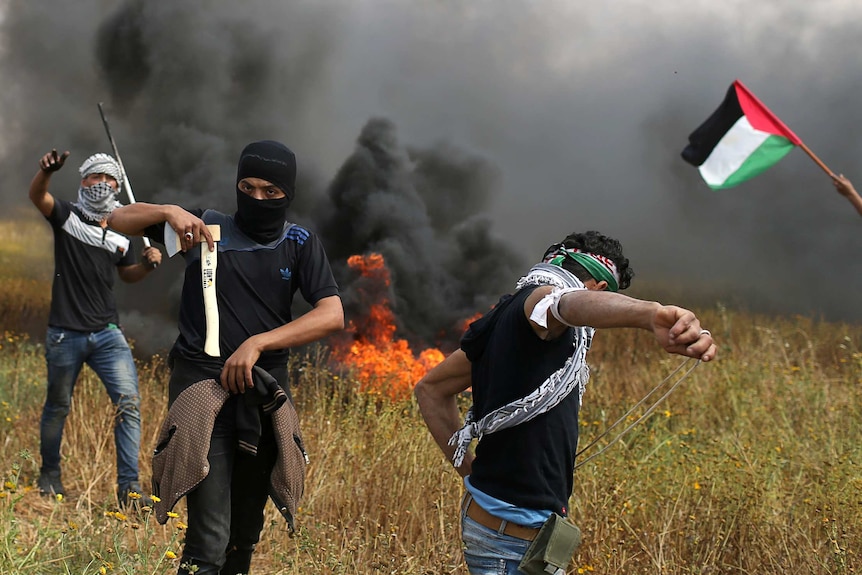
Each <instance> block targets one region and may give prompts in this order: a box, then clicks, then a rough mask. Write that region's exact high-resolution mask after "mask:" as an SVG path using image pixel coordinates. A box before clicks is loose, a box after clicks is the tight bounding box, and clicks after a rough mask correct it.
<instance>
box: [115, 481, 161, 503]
mask: <svg viewBox="0 0 862 575" xmlns="http://www.w3.org/2000/svg"><path fill="white" fill-rule="evenodd" d="M117 500H118V501H119V502H120V507H138V508H141V507H152V506H153V500H152V498H150V496H149V495H146V494H145V493H144V490H143V489H141V484H140V483H138V482H137V481H132V482H131V483H129V484H127V485H126V486H125V487H120V488H118V489H117Z"/></svg>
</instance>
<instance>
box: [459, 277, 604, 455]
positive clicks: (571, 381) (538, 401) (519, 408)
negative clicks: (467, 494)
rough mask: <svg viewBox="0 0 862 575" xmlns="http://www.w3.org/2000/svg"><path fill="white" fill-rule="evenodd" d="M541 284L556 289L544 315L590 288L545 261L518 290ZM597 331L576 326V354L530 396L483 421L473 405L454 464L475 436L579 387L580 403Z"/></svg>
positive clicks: (544, 303) (542, 305)
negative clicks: (564, 298) (569, 296)
mask: <svg viewBox="0 0 862 575" xmlns="http://www.w3.org/2000/svg"><path fill="white" fill-rule="evenodd" d="M537 285H551V286H554V288H555V289H554V290H553V291H552V292H551V293H550V294H548V295H547V296H545V298H543V299H542V300H541V301H540V302H539V303H538V304H537V305H536V308H537V309H540V310H541V309H543V310H544V311H543V312H542V315H544V314H546V313H547V310H548V309H553V310H556V305H553V304H554V303H555V300H556V302H558V301H559V298H560V297H562V294H563V293H565V292H567V291H573V290H583V289H586V288H585V287H584V284H583V283H582V282H581V281H580V280H579V279H578V278H576V277H575V276H574V275H573V274H571V273H570V272H568V271H567V270H565V269H563V268H561V267H559V266H556V265H552V264H545V263H540V264H536V265H535V266H533V268H532V269H531V270H530V273H528V274H527V275H526V276H524V277H522V278H521V279H520V280H518V282H517V284H515V289H516V290H520V289H522V288H524V287H527V286H537ZM535 314H536V312H535V311H534V315H535ZM531 319H532V318H531ZM594 333H595V330H594V329H593V328H591V327H588V326H581V327H575V328H574V337H573V338H572V347H573V348H574V349H573V351H572V355H571V356H570V357H569V359H567V360H566V363H565V364H564V365H563V366H562V367H561V368H560V369H558V370H557V371H555V372H554V373H552V374H551V375H550V376H549V377H548V378H547V379H546V380H545V381H544V382H542V384H541V385H539V387H538V388H536V389H535V390H534V391H533V392H531V393H530V394H529V395H527V396H526V397H523V398H521V399H517V400H515V401H513V402H511V403H509V404H507V405H504V406H503V407H500V408H497V409H495V410H494V411H492V412H490V413H488V414H487V415H485V416H484V417H483V418H482V419H480V420H479V421H473V408H472V407H471V408H470V410H469V411H468V412H467V416H466V418H465V420H464V426H463V427H462V428H461V429H459V430H458V431H456V432H455V434H454V435H452V437H451V438H450V439H449V445H454V446H455V454H454V455H453V457H452V463H453V464H454V465H455V467H458V466H459V465H461V463H462V462H463V460H464V455H465V454H466V453H467V448H468V447H469V446H470V442H471V441H472V440H473V439H478V440H480V441H481V439H482V437H483V436H484V435H485V434H488V433H494V432H495V431H499V430H501V429H506V428H509V427H514V426H516V425H520V424H521V423H524V422H525V421H530V420H531V419H533V418H534V417H536V416H538V415H541V414H543V413H545V412H546V411H548V410H550V409H552V408H554V407H555V406H557V405H558V404H559V403H560V402H561V401H563V399H565V398H566V397H567V396H568V395H569V394H570V393H572V392H573V391H574V390H575V388H577V389H578V401H579V403H580V400H581V399H582V398H583V395H584V390H585V389H586V385H587V381H588V380H589V378H590V368H589V366H588V365H587V358H586V356H587V351H589V349H590V344H591V343H592V338H593V334H594Z"/></svg>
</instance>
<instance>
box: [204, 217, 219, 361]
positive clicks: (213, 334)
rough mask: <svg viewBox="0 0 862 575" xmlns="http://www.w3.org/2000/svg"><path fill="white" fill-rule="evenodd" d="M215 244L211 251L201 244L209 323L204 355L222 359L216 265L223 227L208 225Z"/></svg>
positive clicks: (205, 304)
mask: <svg viewBox="0 0 862 575" xmlns="http://www.w3.org/2000/svg"><path fill="white" fill-rule="evenodd" d="M207 228H209V231H210V233H211V234H212V237H213V242H214V243H215V249H214V250H212V251H210V246H209V244H207V243H206V241H203V242H201V279H202V280H203V290H204V313H205V314H206V321H207V337H206V340H205V341H204V353H205V354H207V355H209V356H211V357H220V356H221V351H220V350H219V345H218V337H219V330H218V301H217V300H216V265H217V264H218V257H217V256H218V242H220V241H221V226H219V225H217V224H213V225H208V226H207Z"/></svg>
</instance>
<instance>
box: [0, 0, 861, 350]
mask: <svg viewBox="0 0 862 575" xmlns="http://www.w3.org/2000/svg"><path fill="white" fill-rule="evenodd" d="M0 10H2V11H3V12H2V13H3V17H2V18H3V19H2V21H0V74H2V78H3V82H4V89H3V91H2V94H0V102H2V106H0V129H2V131H0V134H2V135H0V168H2V172H0V173H2V174H3V175H2V186H0V201H2V204H3V205H5V206H14V205H19V204H26V203H27V200H26V189H27V184H28V182H29V180H30V178H31V177H32V173H33V172H34V171H35V169H36V160H37V158H38V156H39V155H40V154H41V153H43V152H44V151H46V150H49V149H50V148H51V147H52V146H56V147H58V148H62V149H69V150H71V151H72V153H73V156H72V158H70V160H69V162H70V163H69V165H67V167H66V169H64V170H63V171H62V172H60V173H59V174H58V175H57V176H56V177H55V182H54V188H53V191H54V192H55V193H56V194H57V195H58V196H59V197H63V198H65V199H70V200H71V199H74V195H75V189H76V187H77V179H76V176H77V173H76V171H75V168H76V167H77V166H78V165H79V164H80V162H81V161H82V160H83V159H84V158H85V157H86V156H87V155H89V154H90V153H92V152H93V151H97V150H104V151H108V149H107V141H106V138H105V136H104V132H103V129H102V126H101V123H100V121H99V117H98V111H97V108H96V103H97V102H99V101H103V102H105V105H106V110H107V111H108V115H109V119H110V120H111V122H112V129H113V131H114V135H115V137H116V138H117V140H118V145H119V147H120V152H121V153H122V156H123V161H124V163H125V165H126V170H127V172H128V173H129V175H130V178H131V180H132V182H133V183H134V189H135V194H136V196H137V198H138V200H139V201H156V202H172V203H180V204H182V205H188V206H211V207H218V208H221V209H223V210H224V211H228V212H232V211H233V198H234V195H233V184H234V174H235V166H236V160H237V157H238V154H239V151H240V149H241V148H242V146H243V145H244V144H245V143H247V142H248V141H251V140H254V139H260V138H273V139H278V140H282V141H284V142H285V143H287V144H288V145H289V146H291V148H292V149H294V150H295V151H296V153H297V157H298V162H299V169H300V183H299V190H298V198H297V200H296V202H295V219H296V220H297V221H300V222H301V223H304V224H306V225H308V226H309V227H311V228H313V229H316V230H317V231H320V233H321V235H322V237H323V238H324V241H325V242H326V243H327V249H328V251H330V253H332V254H333V259H335V260H336V265H337V266H338V265H339V263H340V262H341V261H342V260H343V258H345V257H346V255H349V254H348V252H351V251H363V250H370V249H378V250H380V251H383V252H384V253H385V255H387V260H390V259H392V260H395V261H393V266H395V268H396V269H394V270H393V284H394V285H393V288H392V289H393V292H394V301H395V303H396V305H398V306H400V308H399V311H398V315H399V317H400V318H401V319H402V321H403V322H404V325H403V326H402V327H403V328H404V329H406V330H408V331H412V332H413V333H415V334H417V336H421V337H428V336H429V334H430V333H431V332H432V331H435V332H436V331H438V330H440V329H447V328H448V327H450V326H448V325H442V324H441V325H437V324H435V323H434V318H437V317H443V316H445V321H446V322H451V321H454V317H455V316H456V315H459V314H460V313H461V312H462V311H466V310H467V309H470V308H471V307H480V308H481V307H482V306H486V305H487V304H488V303H490V302H491V299H492V298H491V294H492V293H495V292H496V291H499V290H505V289H508V287H509V286H510V285H511V283H512V282H513V281H514V279H516V278H517V276H518V275H520V273H521V272H522V271H523V270H524V266H525V265H528V264H529V263H530V262H531V261H533V260H535V259H537V258H538V257H539V256H540V255H541V254H542V252H543V250H544V248H545V247H546V246H547V245H549V244H551V243H554V242H555V241H557V240H559V239H560V238H562V237H563V236H564V235H565V234H567V233H569V232H572V231H578V230H586V229H598V230H601V231H602V232H604V233H607V234H609V235H612V236H615V237H617V238H619V239H620V240H621V241H622V243H623V245H624V246H625V247H626V252H627V255H628V256H629V258H630V259H631V261H632V265H633V267H634V269H635V271H636V277H635V281H634V284H633V288H632V290H631V293H632V294H633V295H638V294H639V293H649V294H650V296H651V297H664V296H667V297H668V298H669V299H670V300H671V301H673V302H674V303H680V304H683V305H711V304H713V303H715V302H716V301H722V302H726V303H730V304H732V305H738V306H743V307H746V308H748V309H752V310H755V311H764V312H768V313H783V314H794V313H801V314H806V315H814V316H817V317H825V318H827V319H836V320H846V321H853V322H859V321H862V306H860V305H859V303H857V301H856V297H855V296H856V293H857V292H858V287H859V286H860V285H862V258H860V257H859V256H858V254H859V253H860V251H862V218H860V217H859V216H858V214H857V213H856V212H855V211H854V210H853V209H852V207H851V206H850V205H849V203H848V202H847V201H846V200H845V199H844V198H842V197H841V196H839V195H838V194H837V193H836V192H835V190H834V188H833V187H832V183H831V181H830V179H829V178H828V177H827V176H826V175H825V174H824V173H823V172H822V171H821V170H820V168H818V167H817V166H816V165H815V164H814V163H813V162H812V161H811V160H810V159H809V158H808V157H807V156H806V155H805V154H804V153H803V152H802V151H801V150H794V151H792V152H791V153H790V154H789V155H788V156H787V157H786V158H785V159H784V160H782V162H781V163H779V164H778V165H777V166H775V167H774V168H772V169H771V170H769V171H768V172H766V173H765V174H763V175H761V176H758V177H757V178H755V179H754V180H751V181H749V182H746V183H744V184H742V185H740V186H739V187H737V188H733V189H730V190H726V191H721V192H714V191H711V190H709V189H708V188H707V187H706V185H705V184H704V183H703V181H702V180H701V179H700V176H699V174H698V173H697V171H696V169H694V168H692V167H691V166H689V165H687V164H685V163H684V162H683V161H682V159H681V158H680V157H679V153H680V151H681V150H682V148H683V147H684V146H685V144H686V143H687V137H688V134H689V133H690V132H691V131H692V130H694V129H695V128H696V127H697V126H698V125H699V124H700V123H701V122H702V121H703V120H705V119H706V118H707V116H709V114H711V113H712V111H713V110H714V109H715V108H716V107H717V106H718V104H719V103H720V102H721V100H722V98H723V97H724V94H725V92H726V90H727V88H728V86H729V85H730V83H731V82H732V81H733V80H734V79H735V78H739V79H741V80H742V81H743V82H745V83H746V85H747V86H748V87H749V88H750V89H751V90H752V91H753V92H754V93H755V94H756V95H757V96H758V97H759V98H760V99H761V100H763V101H764V103H766V105H767V106H769V107H770V108H771V109H772V110H773V111H774V112H775V113H776V114H777V115H778V116H779V117H781V119H782V120H784V121H785V122H786V123H787V124H788V125H789V126H790V128H791V129H793V130H794V131H795V132H796V133H797V135H799V136H800V138H802V140H803V141H804V142H805V143H806V144H807V145H808V146H809V147H810V148H811V149H812V150H813V151H814V152H815V153H817V154H818V155H819V156H820V158H821V159H822V160H823V161H824V162H826V164H827V165H828V166H829V167H830V168H831V169H833V170H834V171H835V172H843V173H844V174H845V175H847V176H848V177H850V178H851V179H852V180H854V181H855V182H856V184H857V187H862V139H860V136H859V135H860V133H862V132H860V127H862V111H860V105H859V101H860V93H862V92H860V87H862V69H860V67H859V66H858V65H857V64H856V54H855V53H854V52H855V51H854V50H853V48H854V47H855V46H856V44H857V42H856V39H857V38H858V37H859V36H860V34H862V4H859V3H858V2H850V1H849V0H848V1H843V0H831V1H821V2H808V1H805V0H763V1H761V2H756V3H751V2H742V1H735V0H734V1H725V2H712V1H706V0H693V1H689V2H681V1H671V0H663V1H650V2H637V1H635V0H619V1H615V2H604V3H601V2H592V3H573V2H565V1H563V0H558V1H551V0H536V1H531V2H526V1H522V2H500V1H499V0H497V1H492V0H485V1H479V0H476V1H473V2H469V3H463V2H454V1H440V0H435V1H430V0H428V1H416V2H386V1H370V0H368V1H363V2H357V1H347V0H344V1H342V2H337V1H332V2H328V1H322V2H316V1H306V2H286V1H283V0H268V1H256V0H251V1H244V2H218V3H216V2H205V1H203V0H189V1H183V2H174V3H166V2H134V1H132V2H125V3H118V2H107V1H96V0H81V1H78V2H75V3H68V2H59V1H57V0H51V1H48V2H29V1H26V0H6V1H4V2H2V3H0ZM363 178H364V179H363ZM387 210H388V211H387ZM336 211H337V212H339V213H340V214H341V215H340V216H336V215H335V212H336ZM345 213H347V214H352V217H350V218H347V216H345V215H344V214H345ZM369 214H376V216H375V217H370V216H369ZM387 214H391V217H389V218H387V217H386V216H387ZM339 217H340V218H341V219H339ZM348 220H349V221H348ZM351 226H354V227H356V228H355V229H354V228H352V227H351ZM359 226H367V227H359ZM346 228H350V230H346ZM346 231H355V233H345V232H346ZM163 267H164V269H163V270H159V272H158V273H159V274H163V275H164V276H165V278H167V277H168V274H175V275H178V272H177V267H176V265H175V264H174V262H169V263H167V264H166V265H165V266H163ZM339 269H340V268H339ZM464 270H467V271H464ZM489 270H490V271H489ZM399 274H400V276H399ZM165 278H162V279H160V280H157V281H162V282H164V283H165V284H166V285H172V284H171V282H169V281H168V280H167V279H165ZM340 279H341V280H342V281H343V282H348V284H349V278H347V277H340ZM479 284H481V285H479ZM471 285H477V286H478V287H477V288H476V290H475V291H476V293H474V294H473V297H472V298H471V297H470V286H471ZM123 289H126V290H133V289H138V288H137V287H135V288H123ZM171 289H174V290H175V288H171ZM423 290H424V293H422V294H421V298H420V297H419V295H418V293H419V292H422V291H423ZM639 290H642V291H639ZM125 293H146V295H145V296H144V297H143V298H142V297H136V298H134V299H135V301H136V302H137V303H138V305H137V308H138V309H137V311H134V312H132V311H130V312H129V313H130V314H131V315H130V316H129V317H134V318H135V320H136V321H140V323H141V325H144V324H146V323H147V322H148V321H149V322H152V321H153V320H152V319H149V320H143V319H139V318H142V317H146V316H148V314H147V308H150V307H151V308H156V309H159V310H163V309H168V311H169V307H170V306H169V305H168V304H167V303H165V301H163V300H165V299H168V298H169V297H170V298H173V299H174V300H175V299H176V293H174V292H171V291H170V290H169V291H168V292H165V291H160V292H158V296H159V297H161V298H162V300H159V301H150V300H148V299H147V298H153V297H156V296H155V295H154V292H153V290H148V291H146V292H143V291H142V292H134V291H127V292H125ZM166 293H168V295H167V296H166V295H165V294H166ZM477 294H478V296H477ZM130 299H131V298H130ZM141 301H144V302H147V303H146V305H141ZM422 302H426V303H427V307H424V306H423V304H422ZM447 302H448V304H447ZM173 303H175V301H174V302H171V304H173ZM133 307H134V306H133ZM448 307H451V308H452V309H451V310H449V312H446V310H447V308H448ZM420 308H421V309H424V310H425V311H424V313H420ZM139 312H140V313H139ZM168 315H169V314H168ZM441 321H442V320H441ZM167 324H168V325H169V326H170V325H171V320H168V321H167ZM149 325H150V327H152V325H151V324H149ZM420 325H421V326H420ZM411 326H412V327H411ZM142 329H143V328H142ZM170 329H172V326H171V328H170ZM174 333H175V332H173V331H172V332H171V333H170V336H171V337H173V335H174Z"/></svg>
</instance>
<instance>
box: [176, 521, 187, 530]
mask: <svg viewBox="0 0 862 575" xmlns="http://www.w3.org/2000/svg"><path fill="white" fill-rule="evenodd" d="M188 527H189V526H188V525H186V524H185V523H183V522H182V521H177V529H188Z"/></svg>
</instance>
